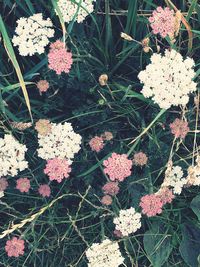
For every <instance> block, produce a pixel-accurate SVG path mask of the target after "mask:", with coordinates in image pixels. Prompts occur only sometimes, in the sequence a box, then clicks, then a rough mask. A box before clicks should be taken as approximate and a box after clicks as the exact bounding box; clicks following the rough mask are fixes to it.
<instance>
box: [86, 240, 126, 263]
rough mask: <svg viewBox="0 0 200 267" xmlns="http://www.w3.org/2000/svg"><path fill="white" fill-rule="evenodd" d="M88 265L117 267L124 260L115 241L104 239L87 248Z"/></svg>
mask: <svg viewBox="0 0 200 267" xmlns="http://www.w3.org/2000/svg"><path fill="white" fill-rule="evenodd" d="M86 257H87V259H88V261H89V263H88V267H100V266H101V267H118V266H120V265H121V264H122V263H123V262H124V258H123V257H122V255H121V252H120V250H119V245H118V243H117V242H112V241H111V240H109V239H105V240H104V241H103V242H101V243H94V244H92V246H91V247H90V248H89V249H87V251H86Z"/></svg>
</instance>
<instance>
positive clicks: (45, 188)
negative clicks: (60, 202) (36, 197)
mask: <svg viewBox="0 0 200 267" xmlns="http://www.w3.org/2000/svg"><path fill="white" fill-rule="evenodd" d="M38 192H39V194H40V195H41V196H43V197H49V196H50V195H51V189H50V187H49V185H48V184H42V185H40V187H39V189H38Z"/></svg>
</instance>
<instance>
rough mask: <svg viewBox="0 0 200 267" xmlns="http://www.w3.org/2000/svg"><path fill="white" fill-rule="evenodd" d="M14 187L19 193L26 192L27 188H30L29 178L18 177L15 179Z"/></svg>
mask: <svg viewBox="0 0 200 267" xmlns="http://www.w3.org/2000/svg"><path fill="white" fill-rule="evenodd" d="M16 188H17V189H18V190H19V191H20V192H21V193H28V191H29V189H30V188H31V184H30V180H29V179H28V178H19V179H17V185H16Z"/></svg>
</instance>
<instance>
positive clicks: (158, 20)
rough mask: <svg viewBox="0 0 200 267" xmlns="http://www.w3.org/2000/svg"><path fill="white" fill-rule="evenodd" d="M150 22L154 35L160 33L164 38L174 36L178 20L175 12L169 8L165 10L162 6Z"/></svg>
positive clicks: (155, 11) (154, 12)
mask: <svg viewBox="0 0 200 267" xmlns="http://www.w3.org/2000/svg"><path fill="white" fill-rule="evenodd" d="M149 22H150V25H151V27H152V29H153V33H154V34H158V33H159V34H160V35H161V37H163V38H165V37H166V36H167V35H169V36H174V33H175V30H176V29H175V26H176V18H175V13H174V11H173V10H171V9H170V8H169V7H165V8H164V9H163V8H162V7H160V6H159V7H157V9H156V10H154V11H153V14H152V16H151V17H150V18H149Z"/></svg>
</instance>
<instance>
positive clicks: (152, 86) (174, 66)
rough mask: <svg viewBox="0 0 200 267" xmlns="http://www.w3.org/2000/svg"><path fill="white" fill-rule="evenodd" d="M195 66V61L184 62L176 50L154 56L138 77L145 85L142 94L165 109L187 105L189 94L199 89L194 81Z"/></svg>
mask: <svg viewBox="0 0 200 267" xmlns="http://www.w3.org/2000/svg"><path fill="white" fill-rule="evenodd" d="M194 66H195V63H194V60H193V59H191V58H189V57H188V58H186V59H185V60H184V59H183V57H182V55H181V54H180V53H178V52H176V51H175V50H171V51H169V50H166V51H165V55H164V56H162V55H161V54H156V53H155V54H153V55H152V56H151V63H150V64H149V65H148V66H147V67H146V69H145V70H143V71H141V72H140V73H139V75H138V78H139V79H140V81H141V83H143V84H144V86H143V89H142V91H141V92H142V94H143V95H144V96H145V97H147V98H150V97H151V98H152V99H153V100H154V102H155V103H157V104H158V105H159V106H160V108H163V109H169V108H170V107H171V106H179V105H183V106H184V105H186V104H187V103H188V101H189V94H190V93H192V92H194V91H195V90H196V89H197V88H196V86H197V84H196V83H195V82H194V81H193V79H194V77H195V71H194V70H193V68H194Z"/></svg>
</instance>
